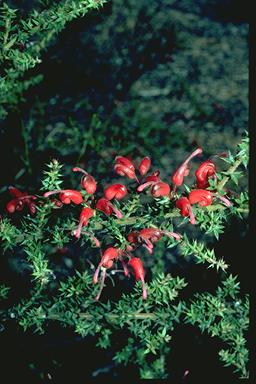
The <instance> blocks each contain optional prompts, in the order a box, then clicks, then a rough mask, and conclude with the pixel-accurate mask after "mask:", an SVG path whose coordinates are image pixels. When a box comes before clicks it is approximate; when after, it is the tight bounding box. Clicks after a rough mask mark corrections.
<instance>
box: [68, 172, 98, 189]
mask: <svg viewBox="0 0 256 384" xmlns="http://www.w3.org/2000/svg"><path fill="white" fill-rule="evenodd" d="M73 172H82V173H84V176H82V178H81V186H82V188H84V189H85V190H86V192H87V193H88V194H89V195H92V194H94V193H95V191H96V189H97V183H96V181H95V179H94V177H92V176H91V175H89V173H87V172H86V171H84V170H83V169H82V168H79V167H74V168H73Z"/></svg>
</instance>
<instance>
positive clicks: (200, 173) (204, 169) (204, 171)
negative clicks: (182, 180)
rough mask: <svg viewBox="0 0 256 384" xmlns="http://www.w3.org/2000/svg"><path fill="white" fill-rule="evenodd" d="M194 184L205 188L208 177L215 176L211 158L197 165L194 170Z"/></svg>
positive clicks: (207, 185) (207, 183)
mask: <svg viewBox="0 0 256 384" xmlns="http://www.w3.org/2000/svg"><path fill="white" fill-rule="evenodd" d="M195 176H196V185H197V187H198V188H201V189H205V188H207V187H209V178H210V177H215V178H216V166H215V164H214V163H213V162H212V161H211V160H206V161H204V162H203V163H202V164H200V165H199V167H198V168H197V170H196V171H195Z"/></svg>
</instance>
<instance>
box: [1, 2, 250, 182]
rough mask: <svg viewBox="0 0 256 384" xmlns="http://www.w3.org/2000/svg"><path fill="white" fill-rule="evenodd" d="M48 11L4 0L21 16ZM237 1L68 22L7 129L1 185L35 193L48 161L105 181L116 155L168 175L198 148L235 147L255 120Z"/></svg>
mask: <svg viewBox="0 0 256 384" xmlns="http://www.w3.org/2000/svg"><path fill="white" fill-rule="evenodd" d="M46 3H47V4H48V5H49V6H50V5H51V4H52V2H51V1H29V2H28V1H25V0H24V1H14V0H13V1H8V4H9V5H10V6H14V7H17V8H18V9H19V10H20V11H22V13H23V14H24V15H26V13H28V12H29V11H31V9H35V8H36V9H38V10H40V7H42V4H43V5H44V6H45V4H46ZM239 3H240V2H239V1H235V2H232V1H227V0H226V1H224V2H223V1H219V0H212V1H206V0H200V1H191V0H179V1H172V0H152V1H150V5H149V3H148V1H147V0H141V1H136V0H127V1H126V2H125V3H124V2H123V1H122V0H112V1H109V2H107V3H106V4H105V5H104V7H103V8H102V9H100V10H99V11H98V10H97V11H92V12H91V14H90V16H89V17H85V18H80V19H76V20H74V21H72V22H71V23H70V24H68V26H67V27H66V28H65V30H64V31H62V32H61V33H60V34H58V36H57V37H56V38H55V39H53V40H52V42H51V44H50V46H49V48H48V50H47V51H46V52H45V53H44V54H43V57H42V62H41V63H40V64H38V65H36V67H35V68H33V69H31V70H29V71H28V76H36V75H38V74H42V75H43V80H42V81H41V83H39V84H38V85H36V86H34V87H30V89H29V90H28V91H27V92H25V95H24V96H25V100H26V101H24V102H23V103H19V104H18V106H16V107H15V108H14V109H11V108H10V111H9V114H8V116H7V117H6V118H5V119H4V120H3V121H2V123H1V134H0V140H1V144H0V146H1V148H0V149H1V167H2V168H3V167H4V164H9V172H8V174H7V175H6V178H4V179H2V183H3V184H10V183H13V182H14V180H15V182H16V183H18V184H21V185H22V184H23V185H24V184H26V185H29V186H33V185H34V186H35V183H39V178H38V180H36V178H35V175H38V174H40V172H41V170H42V169H43V166H44V163H45V162H49V160H50V159H51V158H53V157H56V158H58V159H59V160H60V161H61V162H63V163H67V164H69V165H73V164H77V163H80V164H82V165H85V166H86V168H87V169H88V170H89V171H92V170H95V167H96V166H97V173H98V175H99V176H100V175H101V174H105V173H106V171H107V170H109V169H110V167H111V165H112V162H113V157H114V156H115V155H116V154H123V155H128V154H130V155H131V156H132V157H133V158H134V157H140V156H143V155H150V156H151V157H152V159H153V162H154V164H155V165H156V166H157V167H159V168H160V169H162V172H163V175H164V176H167V175H168V176H169V175H170V174H171V172H172V171H173V169H174V168H175V167H176V166H177V165H178V164H179V163H180V162H181V161H182V160H183V158H184V152H189V151H191V149H193V148H194V147H195V145H196V144H199V145H202V146H203V148H204V152H205V156H206V157H207V156H208V155H210V154H214V153H217V152H218V153H219V152H222V151H226V150H232V149H234V147H235V145H236V144H237V143H238V142H239V140H240V138H241V134H242V133H243V131H244V129H245V128H246V127H247V114H248V105H247V97H248V96H247V88H248V61H247V60H248V51H247V50H248V48H247V34H248V25H247V23H246V14H243V12H241V11H240V8H239ZM25 49H26V47H25ZM66 172H68V173H69V170H66ZM2 173H3V172H2Z"/></svg>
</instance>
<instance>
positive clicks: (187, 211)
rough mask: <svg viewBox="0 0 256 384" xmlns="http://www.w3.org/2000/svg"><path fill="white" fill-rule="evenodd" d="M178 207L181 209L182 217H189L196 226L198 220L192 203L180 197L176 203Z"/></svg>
mask: <svg viewBox="0 0 256 384" xmlns="http://www.w3.org/2000/svg"><path fill="white" fill-rule="evenodd" d="M175 205H176V207H177V208H179V210H180V214H181V216H189V219H190V223H191V224H196V219H195V216H194V214H193V211H192V208H191V205H190V202H189V200H188V198H187V197H180V198H179V199H178V200H177V201H176V203H175Z"/></svg>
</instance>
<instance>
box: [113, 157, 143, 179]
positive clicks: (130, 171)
mask: <svg viewBox="0 0 256 384" xmlns="http://www.w3.org/2000/svg"><path fill="white" fill-rule="evenodd" d="M115 162H116V164H115V166H114V169H115V172H116V173H117V174H118V175H120V176H126V177H128V178H129V179H135V180H136V181H137V182H139V181H138V178H137V176H136V174H135V167H134V165H133V163H132V162H131V160H129V159H128V158H127V157H123V156H117V157H116V158H115Z"/></svg>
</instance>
